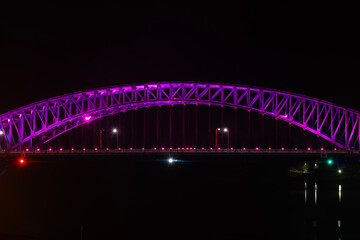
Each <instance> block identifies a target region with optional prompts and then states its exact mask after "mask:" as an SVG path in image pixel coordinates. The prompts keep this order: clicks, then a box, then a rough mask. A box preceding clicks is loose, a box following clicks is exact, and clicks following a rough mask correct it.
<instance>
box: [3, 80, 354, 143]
mask: <svg viewBox="0 0 360 240" xmlns="http://www.w3.org/2000/svg"><path fill="white" fill-rule="evenodd" d="M176 104H184V105H186V104H199V105H215V106H223V107H232V108H241V109H246V110H248V111H255V112H258V113H260V114H266V115H269V116H272V117H274V118H277V119H280V120H283V121H286V122H289V123H291V124H294V125H296V126H299V127H301V128H303V129H304V130H307V131H310V132H312V133H314V134H316V135H317V136H319V137H322V138H324V139H326V140H327V141H330V142H331V143H332V144H334V145H336V146H338V147H339V148H341V149H345V150H359V149H360V141H359V138H360V128H359V124H360V123H359V118H360V115H359V112H358V111H355V110H352V109H349V108H346V107H343V106H339V105H336V104H334V103H331V102H327V101H323V100H320V99H316V98H312V97H307V96H303V95H299V94H295V93H289V92H284V91H279V90H274V89H267V88H261V87H253V86H245V85H235V84H223V83H217V84H214V83H200V82H160V83H146V84H132V85H118V86H111V87H104V88H98V89H93V90H84V91H80V92H75V93H70V94H65V95H61V96H57V97H54V98H50V99H46V100H43V101H39V102H35V103H32V104H29V105H27V106H24V107H20V108H18V109H15V110H12V111H10V112H7V113H4V114H1V115H0V133H1V135H2V136H1V137H3V138H4V144H3V147H5V148H6V149H7V150H15V149H17V150H18V149H21V148H29V149H33V148H34V147H37V146H40V145H42V144H44V143H46V142H48V141H50V140H52V139H54V138H56V137H57V136H59V135H61V134H63V133H65V132H67V131H69V130H71V129H73V128H76V127H79V126H81V125H82V124H85V123H88V122H90V121H94V120H96V119H99V118H101V117H105V116H108V115H112V114H116V113H119V112H123V111H128V110H134V109H139V108H148V107H157V106H162V105H176Z"/></svg>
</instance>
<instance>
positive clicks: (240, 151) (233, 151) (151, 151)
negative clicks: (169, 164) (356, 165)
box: [0, 149, 360, 157]
mask: <svg viewBox="0 0 360 240" xmlns="http://www.w3.org/2000/svg"><path fill="white" fill-rule="evenodd" d="M128 154H131V155H133V154H134V155H137V154H138V155H144V154H154V155H159V154H161V155H163V154H189V155H193V154H195V155H206V154H218V155H223V154H230V155H246V154H251V155H257V154H258V155H321V156H326V155H328V154H330V155H359V156H360V151H346V150H303V149H300V150H293V149H288V150H286V149H285V150H281V149H272V150H265V149H258V150H256V149H245V150H244V149H230V150H227V149H221V150H214V149H212V150H210V149H191V150H190V149H188V150H186V149H184V150H178V149H173V150H170V149H164V150H161V149H157V150H154V149H144V150H143V149H132V150H130V149H121V150H118V149H108V150H105V149H102V150H93V149H85V150H83V149H74V150H40V151H36V150H28V151H26V150H25V151H7V152H5V151H2V152H0V156H2V157H4V156H9V155H10V156H11V155H39V156H41V155H128Z"/></svg>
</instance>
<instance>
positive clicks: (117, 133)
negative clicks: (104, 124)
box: [113, 128, 119, 149]
mask: <svg viewBox="0 0 360 240" xmlns="http://www.w3.org/2000/svg"><path fill="white" fill-rule="evenodd" d="M113 133H116V148H117V149H118V148H119V131H118V130H117V129H116V128H114V129H113Z"/></svg>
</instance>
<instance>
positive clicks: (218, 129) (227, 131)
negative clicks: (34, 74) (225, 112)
mask: <svg viewBox="0 0 360 240" xmlns="http://www.w3.org/2000/svg"><path fill="white" fill-rule="evenodd" d="M219 131H221V128H217V129H216V131H215V149H217V145H218V144H217V135H218V132H219ZM223 131H224V132H226V133H227V135H228V137H227V149H228V150H229V143H230V141H229V140H230V139H229V134H230V131H229V129H227V128H223Z"/></svg>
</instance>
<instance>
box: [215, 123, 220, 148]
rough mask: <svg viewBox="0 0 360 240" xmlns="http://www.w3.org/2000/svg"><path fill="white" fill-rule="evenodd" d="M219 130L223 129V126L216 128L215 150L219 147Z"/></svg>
mask: <svg viewBox="0 0 360 240" xmlns="http://www.w3.org/2000/svg"><path fill="white" fill-rule="evenodd" d="M218 131H221V128H217V129H215V150H216V149H217V140H218V137H217V135H218Z"/></svg>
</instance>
